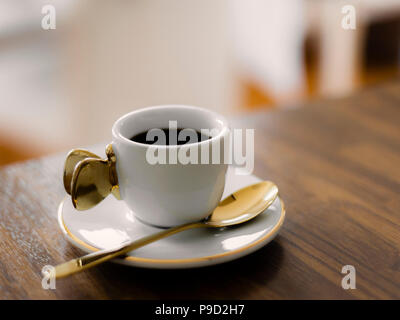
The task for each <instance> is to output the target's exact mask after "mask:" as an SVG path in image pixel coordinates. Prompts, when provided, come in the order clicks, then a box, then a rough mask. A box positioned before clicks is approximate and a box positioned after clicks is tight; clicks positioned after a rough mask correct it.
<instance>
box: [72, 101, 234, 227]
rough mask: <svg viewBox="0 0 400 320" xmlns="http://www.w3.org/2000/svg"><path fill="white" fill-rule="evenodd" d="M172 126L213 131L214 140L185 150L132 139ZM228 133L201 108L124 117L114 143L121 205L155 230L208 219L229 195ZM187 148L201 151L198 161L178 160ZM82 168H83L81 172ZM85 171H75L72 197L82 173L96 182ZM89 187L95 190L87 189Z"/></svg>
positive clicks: (150, 110)
mask: <svg viewBox="0 0 400 320" xmlns="http://www.w3.org/2000/svg"><path fill="white" fill-rule="evenodd" d="M171 121H172V122H174V123H176V125H177V128H188V129H194V130H196V131H197V132H202V130H210V138H209V139H207V140H203V141H200V142H195V143H191V144H183V145H168V144H166V145H165V144H164V145H157V144H147V143H140V142H136V141H133V140H131V138H132V137H134V136H136V135H138V134H140V133H143V132H148V131H149V130H151V129H154V128H159V129H164V128H169V127H170V124H171ZM229 134H230V130H229V127H228V123H227V121H226V120H225V118H224V117H222V116H221V115H219V114H217V113H215V112H212V111H210V110H207V109H203V108H199V107H192V106H182V105H165V106H156V107H148V108H144V109H140V110H136V111H133V112H131V113H128V114H126V115H124V116H122V117H121V118H120V119H118V120H117V121H116V122H115V124H114V126H113V128H112V137H113V140H112V144H111V146H112V151H113V159H114V160H113V161H114V162H115V175H116V177H115V178H116V180H117V181H118V182H117V184H118V188H119V196H120V198H121V200H123V201H125V203H126V204H127V206H128V207H129V209H130V210H132V212H133V214H134V215H135V217H137V218H138V219H139V220H141V221H143V222H145V223H148V224H151V225H154V226H160V227H171V226H175V225H179V224H184V223H189V222H194V221H200V220H202V219H204V218H206V217H207V216H208V215H210V214H211V213H212V211H213V210H214V209H215V207H216V206H217V205H218V203H219V201H220V200H221V197H222V193H223V191H224V187H225V175H226V171H227V164H225V163H224V162H225V161H224V156H223V155H224V154H225V153H226V152H227V147H228V144H227V141H229ZM182 148H186V149H184V150H185V152H186V151H187V150H188V148H191V150H190V152H193V150H195V151H196V150H197V151H196V153H195V154H194V157H191V159H192V160H193V159H197V161H189V163H187V161H186V162H185V163H182V161H180V158H179V156H182V155H186V153H184V152H183V151H184V150H183V149H182ZM215 152H217V153H220V155H219V156H218V157H216V158H217V160H218V161H215V158H213V156H214V154H215ZM224 152H225V153H224ZM228 152H229V151H228ZM196 154H197V156H196ZM152 155H153V156H154V155H157V156H158V157H160V155H166V156H167V158H166V162H164V163H162V161H159V162H157V163H154V159H153V158H151V156H152ZM173 159H176V160H177V161H173ZM185 159H187V158H185ZM85 161H88V162H90V160H84V161H82V163H83V164H84V162H85ZM98 161H100V160H98ZM101 161H103V162H104V161H106V160H101ZM80 166H81V167H82V168H83V169H81V170H78V169H79V167H80ZM84 168H85V166H84V165H80V164H79V163H78V165H76V166H75V168H74V170H75V171H80V172H74V179H75V181H73V182H72V186H71V190H72V193H73V192H75V191H76V190H78V189H79V187H75V184H77V183H76V180H79V176H80V173H81V174H82V177H84V178H85V179H86V181H91V180H93V179H91V178H92V177H90V174H91V171H90V170H87V171H86V173H85V169H84ZM82 172H83V173H82ZM106 175H107V174H106ZM85 179H81V180H82V181H85ZM68 183H69V181H67V184H68ZM84 187H85V188H86V189H90V188H89V186H88V185H86V186H84ZM82 188H83V187H82ZM75 189H76V190H75ZM86 189H82V190H86ZM98 189H99V188H98ZM78 192H79V190H78ZM71 195H72V194H71ZM105 196H106V195H103V198H104V197H105ZM96 201H97V200H96ZM99 201H101V199H100V200H99ZM99 201H98V202H99ZM73 202H74V198H73ZM110 214H111V213H110Z"/></svg>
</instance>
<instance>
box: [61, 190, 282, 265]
mask: <svg viewBox="0 0 400 320" xmlns="http://www.w3.org/2000/svg"><path fill="white" fill-rule="evenodd" d="M65 201H66V198H64V200H62V201H61V203H60V205H59V207H58V222H59V225H60V227H61V230H62V231H63V232H64V234H65V235H68V236H69V237H70V239H72V241H73V242H75V243H77V244H78V245H80V246H82V247H85V248H86V249H88V250H90V251H91V252H95V251H99V250H100V249H99V248H96V247H93V246H91V245H90V244H88V243H86V242H85V241H83V240H82V239H80V238H78V237H77V236H75V235H74V234H73V233H72V232H71V231H70V230H69V229H68V228H67V226H66V225H65V223H64V219H63V206H64V202H65ZM279 201H280V204H281V215H280V218H279V221H278V223H277V224H276V225H275V226H274V227H273V228H272V229H271V230H270V231H269V232H268V233H267V234H265V235H264V236H263V237H262V238H260V239H258V240H256V241H254V242H252V243H250V244H248V245H247V246H244V247H242V248H239V249H235V250H232V251H228V252H224V253H219V254H215V255H211V256H204V257H199V258H186V259H151V258H140V257H133V256H126V257H124V258H118V260H126V261H133V262H142V263H143V262H144V263H158V264H162V263H164V264H182V263H193V262H201V261H204V260H214V259H217V258H221V257H226V256H230V255H235V254H237V253H240V252H242V251H245V250H248V249H250V248H252V247H255V246H257V245H258V244H260V243H262V242H264V241H266V240H267V239H268V238H270V237H271V236H274V235H275V234H276V233H277V232H278V230H279V229H280V227H281V226H282V224H283V221H284V220H285V216H286V211H285V204H284V202H283V200H282V199H281V198H280V197H279Z"/></svg>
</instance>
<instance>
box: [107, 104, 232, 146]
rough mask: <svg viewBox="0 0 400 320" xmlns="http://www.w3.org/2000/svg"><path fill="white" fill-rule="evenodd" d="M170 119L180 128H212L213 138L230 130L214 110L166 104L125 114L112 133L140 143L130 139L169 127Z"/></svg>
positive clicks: (116, 123)
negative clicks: (156, 129)
mask: <svg viewBox="0 0 400 320" xmlns="http://www.w3.org/2000/svg"><path fill="white" fill-rule="evenodd" d="M170 121H176V122H177V127H178V128H190V129H194V130H196V131H199V132H200V131H201V130H202V129H208V130H211V139H213V138H216V137H218V136H220V135H222V134H223V133H224V132H225V130H228V127H227V122H226V120H225V119H224V118H223V117H222V116H221V115H219V114H217V113H215V112H213V111H210V110H207V109H203V108H199V107H193V106H182V105H165V106H156V107H147V108H144V109H140V110H136V111H133V112H131V113H128V114H126V115H124V116H123V117H121V118H120V119H118V120H117V121H116V122H115V124H114V126H113V129H112V133H113V136H114V137H117V138H122V139H123V140H125V141H129V142H130V143H138V142H134V141H131V140H130V139H131V138H132V137H133V136H135V135H137V134H139V133H142V132H145V131H147V130H150V129H154V128H160V129H162V128H168V127H169V122H170ZM138 144H140V143H138Z"/></svg>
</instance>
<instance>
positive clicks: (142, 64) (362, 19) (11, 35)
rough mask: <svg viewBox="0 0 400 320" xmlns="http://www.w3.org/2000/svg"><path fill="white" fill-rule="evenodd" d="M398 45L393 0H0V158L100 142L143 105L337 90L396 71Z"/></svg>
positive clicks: (272, 105)
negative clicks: (347, 8) (348, 23)
mask: <svg viewBox="0 0 400 320" xmlns="http://www.w3.org/2000/svg"><path fill="white" fill-rule="evenodd" d="M47 4H51V5H53V6H54V8H55V10H56V29H54V30H44V29H43V28H42V25H41V23H42V19H43V17H44V16H45V14H43V13H42V8H43V6H44V5H47ZM344 5H353V6H354V8H355V9H356V29H355V30H345V29H343V28H342V25H341V22H342V19H343V17H344V16H345V14H344V13H342V8H343V6H344ZM399 49H400V0H359V1H353V0H348V1H341V0H287V1H282V0H246V1H244V0H201V1H198V0H132V1H127V0H114V1H101V0H47V1H42V0H18V1H15V0H0V165H6V164H9V163H12V162H15V161H22V160H25V159H29V158H33V157H38V156H42V155H45V154H49V153H53V152H58V151H66V150H68V149H70V148H73V147H82V146H86V145H90V144H93V143H98V142H107V141H109V140H110V139H111V126H112V124H113V123H114V121H115V120H116V119H118V118H119V117H120V116H121V115H123V114H125V113H127V112H129V111H131V110H134V109H137V108H141V107H144V106H150V105H157V104H171V103H178V104H190V105H198V106H203V107H206V108H210V109H214V110H216V111H217V112H220V113H222V114H225V115H227V116H238V117H240V115H241V114H245V113H249V112H255V111H256V110H262V109H264V110H267V111H269V110H271V111H272V110H276V109H283V108H295V107H301V105H302V104H304V102H305V101H307V100H311V99H316V98H325V97H326V98H331V97H341V96H345V95H348V94H350V93H351V92H353V91H355V90H358V89H359V88H362V87H364V86H368V85H371V84H376V83H379V82H382V81H388V80H389V79H391V78H394V77H398V75H399V70H400V50H399Z"/></svg>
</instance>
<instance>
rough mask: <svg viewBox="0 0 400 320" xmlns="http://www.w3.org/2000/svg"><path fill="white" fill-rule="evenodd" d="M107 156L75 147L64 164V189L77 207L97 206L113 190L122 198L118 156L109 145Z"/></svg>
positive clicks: (113, 192)
mask: <svg viewBox="0 0 400 320" xmlns="http://www.w3.org/2000/svg"><path fill="white" fill-rule="evenodd" d="M106 155H107V159H101V158H100V157H99V156H98V155H96V154H94V153H91V152H89V151H87V150H82V149H74V150H71V151H70V152H69V153H68V155H67V159H66V160H65V165H64V176H63V180H64V188H65V191H66V192H67V193H68V194H70V195H71V199H72V204H73V205H74V207H75V208H76V209H77V210H87V209H90V208H92V207H94V206H95V205H96V204H98V203H99V202H100V201H102V200H103V199H104V198H105V197H107V196H108V195H109V194H110V193H112V194H113V195H114V196H115V197H116V198H117V199H119V200H120V199H121V196H120V193H119V186H118V177H117V171H116V167H115V165H116V157H115V154H114V151H113V149H112V145H111V144H109V145H107V147H106Z"/></svg>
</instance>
